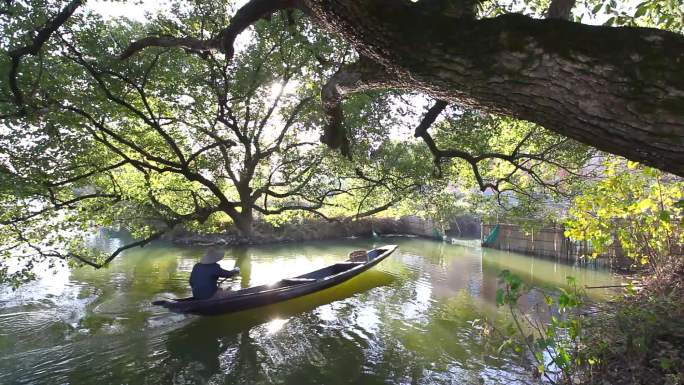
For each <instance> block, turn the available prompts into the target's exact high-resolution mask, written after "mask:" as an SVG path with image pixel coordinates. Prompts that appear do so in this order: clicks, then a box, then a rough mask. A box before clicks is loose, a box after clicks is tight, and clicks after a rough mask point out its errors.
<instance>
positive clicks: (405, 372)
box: [0, 236, 615, 385]
mask: <svg viewBox="0 0 684 385" xmlns="http://www.w3.org/2000/svg"><path fill="white" fill-rule="evenodd" d="M124 241H125V240H124ZM121 242H122V240H121V239H118V238H116V237H106V236H99V237H95V238H94V239H93V243H94V244H95V245H96V246H97V247H100V248H104V249H107V250H110V249H114V248H116V247H118V245H120V244H121ZM390 243H392V244H398V245H399V249H398V250H397V252H395V253H394V254H393V255H392V256H390V257H389V258H388V259H386V260H385V261H383V262H382V263H380V264H379V265H378V266H376V267H375V268H373V269H371V270H369V271H367V272H365V273H363V274H361V275H359V276H357V277H355V278H353V279H352V280H350V281H347V282H345V283H343V284H340V285H337V286H334V287H332V288H330V289H327V290H324V291H322V292H319V293H315V294H312V295H308V296H305V297H301V298H297V299H293V300H290V301H286V302H284V303H280V304H275V305H270V306H266V307H263V308H258V309H252V310H248V311H243V312H240V313H235V314H227V315H223V316H216V317H199V316H185V315H179V314H173V313H169V312H168V311H166V310H165V309H163V308H159V307H156V306H152V305H151V302H152V301H153V300H156V299H162V298H172V297H183V296H187V295H189V293H190V290H189V286H188V278H189V275H190V271H191V270H192V266H193V265H194V264H195V263H197V262H198V261H199V259H200V257H201V255H202V253H203V251H204V250H203V249H202V248H178V247H173V246H171V245H169V244H165V243H157V244H153V245H151V246H149V247H145V248H143V249H136V250H131V251H129V252H127V253H126V254H125V255H122V256H121V257H119V258H118V259H116V260H115V261H114V263H113V264H112V265H111V266H110V267H109V268H107V269H102V270H93V269H90V268H81V269H77V270H74V271H70V270H68V269H66V268H61V269H58V270H57V272H56V274H52V273H46V274H42V275H41V276H40V278H39V279H38V280H37V281H36V282H33V283H30V284H28V285H26V286H24V287H22V288H20V289H19V290H17V291H16V292H13V291H12V290H11V289H9V288H0V384H3V385H5V384H93V383H102V384H206V383H211V384H293V385H302V384H387V383H391V384H482V383H485V384H505V383H515V382H516V380H520V379H525V378H527V372H526V371H525V370H524V369H523V368H521V367H519V364H518V360H517V359H516V358H515V357H513V356H508V355H507V354H506V353H503V354H501V355H499V356H494V355H493V354H492V352H490V351H488V350H487V349H485V348H484V343H483V341H482V338H481V336H480V335H479V332H478V331H477V330H475V329H474V328H473V327H472V321H474V320H476V319H481V318H483V317H488V318H490V319H497V318H502V317H505V314H504V312H503V311H501V310H499V309H497V308H496V304H495V296H496V290H497V288H498V283H497V275H498V274H499V272H500V271H501V270H502V269H508V270H511V271H513V272H514V273H516V274H519V275H520V276H522V278H523V279H524V280H525V281H526V282H528V283H529V284H531V285H534V286H535V287H553V286H557V285H563V284H564V283H565V281H566V277H567V276H575V277H577V279H578V282H579V283H580V284H583V285H584V284H587V285H602V284H609V283H613V282H615V278H614V277H612V276H611V274H609V273H608V272H607V271H604V270H598V269H587V268H584V267H577V266H570V265H565V264H561V263H557V262H554V261H550V260H543V259H535V258H531V257H528V256H523V255H518V254H509V253H502V252H498V251H495V250H486V251H485V252H483V251H482V250H481V249H479V248H474V247H466V246H462V245H452V244H446V243H442V242H436V241H430V240H424V239H417V238H384V239H380V240H371V239H354V240H339V241H330V242H309V243H300V244H294V243H293V244H281V245H267V246H258V247H256V246H255V247H249V248H234V249H227V253H226V259H225V260H224V261H222V262H221V264H222V266H223V267H224V268H232V267H234V266H237V267H240V269H241V273H240V276H239V277H237V278H235V279H233V280H229V282H227V286H230V287H232V288H233V289H236V290H237V289H240V288H243V287H249V286H254V285H259V284H264V283H269V282H274V281H277V280H279V279H281V278H284V277H289V276H294V275H299V274H302V273H305V272H308V271H311V270H314V269H318V268H320V267H324V266H327V265H329V264H331V263H334V262H337V261H341V260H344V259H346V255H347V253H348V252H349V251H351V250H355V249H360V248H371V247H373V246H379V245H382V244H390ZM590 294H591V295H593V296H595V297H596V299H600V298H602V297H604V296H605V295H607V292H604V291H596V290H592V291H591V293H590ZM537 297H538V296H537ZM537 299H538V298H537ZM535 300H536V299H535V296H534V295H531V296H528V297H527V298H524V300H523V305H524V306H528V307H529V308H531V306H532V304H533V303H534V301H535ZM520 383H522V382H520Z"/></svg>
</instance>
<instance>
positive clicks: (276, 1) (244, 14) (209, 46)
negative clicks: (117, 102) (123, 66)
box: [119, 0, 304, 59]
mask: <svg viewBox="0 0 684 385" xmlns="http://www.w3.org/2000/svg"><path fill="white" fill-rule="evenodd" d="M291 8H300V9H304V8H302V6H301V4H300V2H299V1H298V0H251V1H249V2H247V4H245V5H244V6H242V7H241V8H240V9H239V10H238V11H237V12H236V13H235V15H234V16H233V18H232V19H231V20H230V24H229V25H228V27H226V28H224V29H223V30H221V31H220V32H219V33H218V35H217V36H215V37H213V38H211V39H205V40H202V39H197V38H194V37H173V36H149V37H146V38H143V39H140V40H137V41H134V42H132V43H131V44H129V45H128V47H126V49H125V50H124V51H123V52H122V53H121V54H119V58H120V59H127V58H129V57H131V56H133V55H135V54H136V53H138V52H140V51H142V50H144V49H146V48H149V47H176V48H184V49H187V50H189V51H191V52H200V53H208V52H212V51H220V52H222V53H224V54H225V55H226V58H228V59H231V58H232V57H233V54H234V52H235V50H234V48H233V44H234V43H235V39H236V38H237V37H238V35H240V34H241V33H242V32H243V31H244V30H245V29H247V28H248V27H249V26H250V25H252V24H254V23H255V22H257V21H259V20H261V19H264V18H268V17H270V15H272V14H273V13H274V12H276V11H278V10H281V9H291Z"/></svg>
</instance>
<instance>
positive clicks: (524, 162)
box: [414, 100, 576, 194]
mask: <svg viewBox="0 0 684 385" xmlns="http://www.w3.org/2000/svg"><path fill="white" fill-rule="evenodd" d="M446 106H447V103H446V102H445V101H443V100H437V101H436V102H435V103H434V104H433V106H432V107H430V109H429V110H428V111H427V113H426V114H425V116H424V117H423V119H422V120H421V122H420V123H419V124H418V126H417V127H416V130H415V134H414V136H415V137H420V138H422V139H423V141H424V142H425V144H426V145H427V147H428V149H429V150H430V152H431V153H432V155H433V156H434V161H435V164H436V165H437V167H440V165H441V162H442V160H443V159H445V158H448V159H453V158H458V159H461V160H463V161H465V162H467V163H468V164H469V165H470V168H471V170H472V172H473V176H474V177H475V180H476V181H477V184H478V186H479V188H480V190H481V191H486V190H487V189H492V190H494V191H496V192H499V193H501V192H502V191H503V189H502V188H501V185H502V184H503V183H508V184H511V185H514V186H515V182H514V181H513V177H514V175H515V174H516V173H517V172H518V171H522V172H524V173H526V174H527V175H529V176H530V177H531V178H532V179H533V180H534V181H535V182H536V183H537V184H538V185H539V186H541V187H545V188H549V189H551V190H553V191H554V192H556V193H559V194H562V192H561V191H560V190H559V189H558V187H559V185H560V183H559V182H558V181H556V182H553V181H552V182H549V181H546V180H545V179H544V178H543V177H542V176H541V175H540V174H539V173H538V172H537V171H536V170H535V167H536V166H538V165H540V164H543V163H548V164H551V165H553V166H556V167H558V168H561V169H564V170H566V171H568V172H569V173H571V174H573V175H576V173H574V172H573V171H572V170H569V169H568V168H567V167H565V166H562V165H560V164H559V163H558V162H555V161H554V160H553V159H550V154H552V153H553V152H554V151H556V150H557V149H558V148H559V147H560V146H561V145H562V144H564V143H567V142H568V139H563V140H561V141H560V142H558V143H555V144H552V145H550V146H549V147H547V148H546V149H544V150H542V151H540V152H538V153H532V154H530V153H521V152H520V150H521V148H522V147H523V146H524V145H525V144H526V143H527V142H528V140H529V139H530V138H531V137H532V135H533V134H534V132H535V131H534V130H531V131H530V132H529V133H527V134H526V135H525V136H524V137H523V138H522V139H521V140H520V141H519V142H518V143H517V145H516V146H515V148H514V149H513V151H512V152H511V153H510V154H503V153H497V152H486V153H482V154H478V155H473V154H471V153H469V152H467V151H463V150H460V149H455V148H450V149H440V148H439V147H438V146H437V144H436V143H435V140H434V139H433V138H432V136H431V135H430V133H429V132H428V130H429V128H430V126H432V124H433V123H434V122H435V120H436V119H437V117H438V116H439V114H440V113H441V112H442V111H443V110H444V109H445V108H446ZM492 160H499V161H504V162H505V163H508V164H509V165H510V166H512V167H513V169H512V170H511V171H510V172H509V173H508V174H507V175H505V176H503V177H500V178H497V179H496V180H494V181H485V179H484V178H483V176H482V172H481V171H480V163H481V162H486V161H492ZM533 161H534V162H535V163H532V162H533ZM440 171H441V169H440ZM516 191H519V192H522V189H516Z"/></svg>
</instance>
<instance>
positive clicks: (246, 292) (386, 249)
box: [152, 245, 397, 315]
mask: <svg viewBox="0 0 684 385" xmlns="http://www.w3.org/2000/svg"><path fill="white" fill-rule="evenodd" d="M396 249H397V246H396V245H386V246H382V247H378V248H376V249H372V250H369V251H368V252H367V253H366V256H365V258H364V259H365V261H360V260H359V259H360V258H359V255H358V253H356V254H355V256H353V258H351V260H349V261H344V262H338V263H335V264H333V265H330V266H327V267H324V268H322V269H319V270H315V271H312V272H310V273H306V274H303V275H300V276H297V277H292V278H286V279H282V280H280V281H277V282H275V283H272V284H268V285H261V286H254V287H250V288H247V289H242V290H237V291H235V292H234V293H232V294H229V295H227V296H225V297H221V298H210V299H195V298H193V297H189V298H181V299H175V300H161V301H154V302H152V304H153V305H157V306H163V307H165V308H167V309H169V310H170V311H172V312H174V313H187V314H200V315H215V314H224V313H231V312H235V311H240V310H245V309H250V308H254V307H259V306H264V305H268V304H272V303H275V302H280V301H285V300H288V299H291V298H295V297H300V296H303V295H306V294H311V293H313V292H316V291H320V290H323V289H327V288H329V287H331V286H335V285H337V284H340V283H342V282H344V281H346V280H348V279H350V278H352V277H354V276H356V275H358V274H361V273H362V272H364V271H366V270H368V269H370V268H371V267H373V266H375V265H377V264H378V263H380V262H381V261H382V260H383V259H385V258H387V257H388V256H389V255H390V254H392V253H393V252H394V250H396Z"/></svg>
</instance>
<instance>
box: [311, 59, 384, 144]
mask: <svg viewBox="0 0 684 385" xmlns="http://www.w3.org/2000/svg"><path fill="white" fill-rule="evenodd" d="M394 80H395V78H394V77H393V76H391V75H390V74H389V73H388V72H386V71H385V70H384V69H383V67H382V66H380V65H378V64H376V63H375V62H373V61H372V60H369V59H368V58H366V57H364V56H361V57H359V60H358V61H356V62H355V63H351V64H346V65H343V66H342V67H341V68H340V69H339V70H338V71H337V72H336V73H335V74H334V75H333V76H332V77H331V78H330V79H329V80H328V82H327V83H326V84H325V85H324V86H323V88H322V89H321V101H322V103H323V109H324V111H325V113H326V115H328V124H327V125H326V126H325V129H324V133H323V135H322V136H321V142H323V143H325V144H326V145H328V147H330V148H333V149H340V151H341V152H342V154H343V155H345V156H349V138H348V136H347V130H346V129H345V127H344V116H343V112H342V100H343V99H344V98H345V96H346V95H348V94H350V93H354V92H362V91H366V90H372V89H378V88H386V87H389V86H392V85H396V84H395V82H394Z"/></svg>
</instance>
